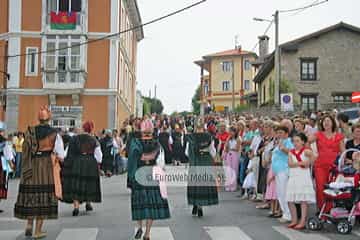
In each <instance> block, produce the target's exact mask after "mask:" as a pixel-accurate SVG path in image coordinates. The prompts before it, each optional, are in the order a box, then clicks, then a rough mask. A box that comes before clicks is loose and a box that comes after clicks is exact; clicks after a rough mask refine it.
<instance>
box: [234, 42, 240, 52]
mask: <svg viewBox="0 0 360 240" xmlns="http://www.w3.org/2000/svg"><path fill="white" fill-rule="evenodd" d="M235 50H237V51H238V52H241V45H240V44H237V45H236V46H235Z"/></svg>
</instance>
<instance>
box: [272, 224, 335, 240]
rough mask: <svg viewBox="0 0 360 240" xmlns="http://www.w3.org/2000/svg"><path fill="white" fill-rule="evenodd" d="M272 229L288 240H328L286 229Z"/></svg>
mask: <svg viewBox="0 0 360 240" xmlns="http://www.w3.org/2000/svg"><path fill="white" fill-rule="evenodd" d="M273 229H275V231H277V232H278V233H280V234H282V235H284V236H285V237H287V238H288V239H290V240H304V239H306V240H329V238H327V237H323V236H321V235H319V234H313V233H302V232H300V231H295V230H291V229H288V228H286V227H273Z"/></svg>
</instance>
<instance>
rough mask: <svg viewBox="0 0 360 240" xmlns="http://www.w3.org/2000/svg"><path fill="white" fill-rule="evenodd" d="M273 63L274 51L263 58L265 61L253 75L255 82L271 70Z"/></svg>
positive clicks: (259, 80)
mask: <svg viewBox="0 0 360 240" xmlns="http://www.w3.org/2000/svg"><path fill="white" fill-rule="evenodd" d="M274 64H275V53H274V52H273V53H271V54H270V55H269V56H268V57H267V58H266V60H265V63H264V64H263V65H262V66H261V68H260V70H259V72H258V73H257V74H256V76H255V77H254V80H253V81H254V82H255V83H260V82H262V81H263V80H264V79H265V78H266V76H267V75H269V73H270V72H271V70H272V69H273V68H274Z"/></svg>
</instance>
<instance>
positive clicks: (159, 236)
mask: <svg viewBox="0 0 360 240" xmlns="http://www.w3.org/2000/svg"><path fill="white" fill-rule="evenodd" d="M136 231H137V228H135V231H134V232H135V233H136ZM143 231H144V234H145V229H143ZM135 233H134V234H135ZM150 239H156V240H174V236H173V235H172V232H171V230H170V227H152V228H151V232H150Z"/></svg>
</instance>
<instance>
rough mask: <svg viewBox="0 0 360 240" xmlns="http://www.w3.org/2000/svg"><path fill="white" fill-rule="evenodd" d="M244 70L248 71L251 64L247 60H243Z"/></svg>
mask: <svg viewBox="0 0 360 240" xmlns="http://www.w3.org/2000/svg"><path fill="white" fill-rule="evenodd" d="M244 68H245V70H250V69H251V63H250V61H249V60H245V62H244Z"/></svg>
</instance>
